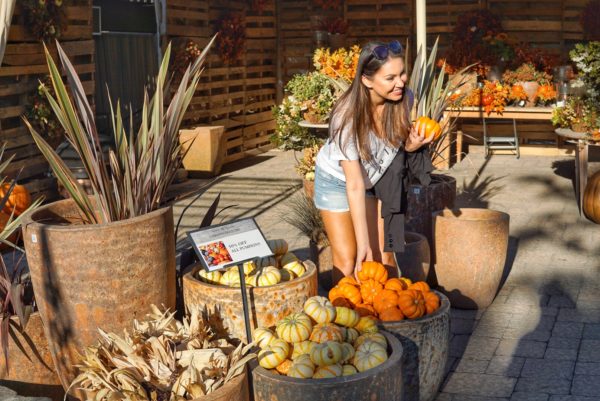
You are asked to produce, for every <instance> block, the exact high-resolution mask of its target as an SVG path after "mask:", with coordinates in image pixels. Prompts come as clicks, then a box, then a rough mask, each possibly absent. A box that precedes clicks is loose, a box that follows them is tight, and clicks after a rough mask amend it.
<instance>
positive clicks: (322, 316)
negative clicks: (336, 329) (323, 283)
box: [304, 296, 335, 323]
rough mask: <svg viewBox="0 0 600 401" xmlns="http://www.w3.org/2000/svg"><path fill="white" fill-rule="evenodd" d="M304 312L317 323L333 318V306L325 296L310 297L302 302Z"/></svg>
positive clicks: (330, 320) (326, 321)
mask: <svg viewBox="0 0 600 401" xmlns="http://www.w3.org/2000/svg"><path fill="white" fill-rule="evenodd" d="M304 313H306V314H307V315H308V316H310V317H311V318H312V319H313V320H314V321H315V322H317V323H329V322H333V321H334V320H335V306H333V305H332V304H331V302H329V300H328V299H327V298H325V297H321V296H314V297H310V298H308V299H307V300H306V302H305V303H304Z"/></svg>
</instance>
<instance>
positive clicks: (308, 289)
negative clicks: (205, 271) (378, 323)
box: [183, 261, 317, 340]
mask: <svg viewBox="0 0 600 401" xmlns="http://www.w3.org/2000/svg"><path fill="white" fill-rule="evenodd" d="M304 265H305V266H306V273H305V274H304V275H303V276H301V277H298V278H297V279H294V280H292V281H286V282H283V283H279V284H276V285H271V286H268V287H253V288H248V289H247V293H248V302H249V304H250V324H251V326H252V329H255V328H257V327H270V326H273V325H274V324H275V323H277V322H278V321H279V320H280V319H282V318H284V317H285V316H287V315H289V314H290V313H292V312H294V311H296V310H302V307H303V306H304V302H305V301H306V300H307V299H308V298H310V297H312V296H314V295H317V268H316V267H315V265H314V263H312V262H311V261H305V262H304ZM199 269H200V266H198V265H197V266H194V267H193V269H192V271H191V272H190V273H187V274H186V275H184V276H183V299H184V302H185V307H186V309H188V310H189V309H190V307H191V306H192V305H200V306H201V307H203V308H204V307H206V308H207V309H208V310H209V311H215V310H216V312H217V313H218V314H219V315H220V316H221V318H222V319H223V323H224V326H225V327H227V328H228V329H229V333H230V335H231V337H233V338H239V339H242V340H245V339H246V329H245V326H244V314H243V309H242V293H241V291H240V289H239V288H234V287H226V286H222V285H213V284H208V283H205V282H202V281H200V280H198V279H196V278H195V276H196V273H197V271H198V270H199Z"/></svg>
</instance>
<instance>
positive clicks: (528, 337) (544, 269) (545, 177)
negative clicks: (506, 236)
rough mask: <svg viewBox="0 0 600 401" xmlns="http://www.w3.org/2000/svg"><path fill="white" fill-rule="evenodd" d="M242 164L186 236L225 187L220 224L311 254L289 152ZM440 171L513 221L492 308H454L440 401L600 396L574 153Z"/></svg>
mask: <svg viewBox="0 0 600 401" xmlns="http://www.w3.org/2000/svg"><path fill="white" fill-rule="evenodd" d="M245 163H246V165H245V166H243V168H237V166H235V165H231V166H229V172H227V171H226V172H224V174H223V175H222V176H221V177H220V181H219V182H217V183H216V184H215V185H212V186H211V187H210V188H209V189H208V190H207V192H206V194H205V195H203V197H202V198H201V199H199V200H198V202H197V204H196V205H194V206H193V207H192V208H191V210H190V211H189V213H188V215H186V218H185V219H183V229H184V230H187V229H190V228H192V227H193V226H194V225H195V224H198V223H199V221H200V220H201V216H202V215H203V213H204V212H205V211H206V208H207V207H208V206H209V205H210V203H211V202H212V200H213V199H214V198H215V197H216V195H217V194H218V193H219V192H221V205H223V206H229V205H235V206H233V207H231V208H230V209H228V210H226V211H225V212H224V214H223V215H222V217H221V218H219V220H218V221H221V220H223V221H226V220H229V219H232V218H238V217H246V216H255V217H256V220H257V222H258V224H259V225H260V226H261V228H262V229H263V231H264V233H265V235H266V236H267V238H285V239H286V240H288V242H289V243H290V248H291V249H292V250H294V251H296V252H297V253H299V254H300V255H302V256H303V257H307V256H308V250H307V246H308V240H307V238H305V237H302V236H301V235H300V234H299V233H298V232H297V231H296V230H295V229H294V228H292V227H291V226H289V225H288V224H286V223H285V222H283V221H282V220H281V215H282V213H288V212H289V209H288V208H287V206H286V201H287V200H288V198H289V197H291V196H294V195H295V194H296V193H300V191H301V190H300V188H301V181H300V180H299V179H298V177H297V175H296V174H295V171H294V168H293V165H294V156H293V154H292V153H290V152H280V151H271V152H268V153H267V154H265V155H261V156H257V157H256V158H254V159H251V160H247V161H246V162H245ZM234 168H236V169H235V170H233V169H234ZM447 173H448V174H450V175H452V176H454V177H455V178H456V179H457V182H458V184H459V196H458V199H457V202H458V205H459V206H473V207H487V208H491V209H496V210H500V211H504V212H507V213H508V214H510V219H511V220H510V244H509V248H510V249H509V255H508V262H507V269H506V273H507V275H506V277H505V282H504V283H503V285H502V287H501V289H500V291H499V293H498V295H497V297H496V299H495V300H494V303H493V304H492V305H491V306H490V307H489V308H487V309H486V310H480V311H468V310H457V309H453V310H452V338H451V349H450V358H449V361H448V366H447V376H446V379H445V381H444V383H443V385H442V388H441V392H440V394H439V396H438V398H437V400H439V401H448V400H452V401H458V400H460V401H487V400H497V401H499V400H510V401H525V400H529V401H538V400H540V401H600V228H599V227H598V226H596V225H594V224H593V223H591V222H589V221H587V220H586V219H584V218H583V217H580V216H579V211H578V208H577V204H576V200H575V195H574V182H573V180H572V177H573V176H574V161H573V157H533V156H523V157H521V159H516V158H515V157H514V156H504V155H495V156H493V157H492V158H491V159H489V160H487V161H486V160H485V159H484V158H483V156H482V155H480V154H470V155H469V156H468V157H467V158H466V159H465V160H464V161H463V162H461V163H460V164H458V165H456V166H455V167H453V168H452V169H451V170H450V171H448V172H447ZM181 209H182V206H181V205H178V206H177V207H176V208H175V212H176V216H177V214H178V213H179V212H180V211H181ZM180 237H181V235H180Z"/></svg>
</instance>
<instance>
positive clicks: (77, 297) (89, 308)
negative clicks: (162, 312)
mask: <svg viewBox="0 0 600 401" xmlns="http://www.w3.org/2000/svg"><path fill="white" fill-rule="evenodd" d="M80 221H81V218H80V217H79V213H78V210H77V208H76V207H75V203H74V202H73V201H72V200H71V199H67V200H62V201H58V202H54V203H51V204H48V205H45V206H42V207H41V208H39V209H38V210H37V211H35V212H34V213H32V214H31V215H29V216H27V218H26V219H25V222H24V224H23V226H24V243H25V250H26V254H27V263H28V264H29V269H30V271H31V281H32V283H33V289H34V292H35V297H36V301H37V304H38V308H39V312H40V315H41V317H42V321H43V322H44V333H45V335H46V338H47V339H48V343H49V346H50V352H51V353H52V359H53V360H54V365H55V367H56V371H57V373H58V375H59V377H60V379H61V382H62V385H63V387H64V388H65V389H66V388H67V387H68V386H69V384H70V383H71V381H72V380H73V379H74V377H75V368H74V365H76V364H77V363H78V362H79V355H80V354H83V350H84V347H86V346H89V345H92V344H93V343H94V342H95V341H96V340H97V337H98V328H99V327H101V328H102V329H103V330H105V331H108V332H111V331H112V332H116V333H119V332H122V330H123V329H125V328H129V326H130V322H131V320H132V319H136V318H137V319H140V318H142V317H144V316H145V315H146V313H147V312H149V310H150V305H151V304H155V305H165V306H166V307H169V308H171V309H174V308H175V240H174V235H173V210H172V209H171V208H170V207H169V208H163V209H160V210H157V211H154V212H151V213H148V214H145V215H143V216H139V217H135V218H132V219H127V220H123V221H118V222H114V223H108V224H90V225H83V224H80Z"/></svg>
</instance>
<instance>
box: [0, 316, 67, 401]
mask: <svg viewBox="0 0 600 401" xmlns="http://www.w3.org/2000/svg"><path fill="white" fill-rule="evenodd" d="M13 323H14V324H13ZM17 326H18V320H17V319H16V318H13V319H12V323H11V329H10V331H11V335H10V336H9V338H8V361H9V365H8V370H7V369H6V364H5V361H4V357H0V385H1V386H5V387H8V388H10V389H12V390H15V391H16V392H17V393H18V394H19V395H23V396H39V395H44V396H46V397H50V398H52V399H54V400H62V399H63V397H64V394H65V392H64V390H63V388H62V386H61V384H60V380H59V378H58V375H57V374H56V372H55V370H54V362H52V356H51V355H50V350H49V348H48V341H47V340H46V337H45V336H44V325H43V323H42V318H41V317H40V314H39V313H38V312H34V313H32V314H31V316H30V317H29V321H28V322H27V326H25V329H24V330H23V331H22V332H21V331H20V330H19V329H18V328H17Z"/></svg>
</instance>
